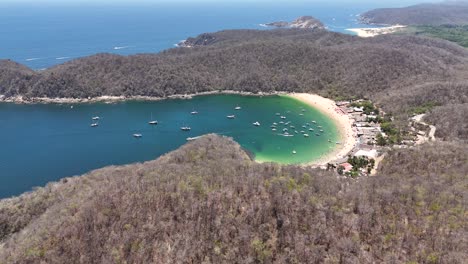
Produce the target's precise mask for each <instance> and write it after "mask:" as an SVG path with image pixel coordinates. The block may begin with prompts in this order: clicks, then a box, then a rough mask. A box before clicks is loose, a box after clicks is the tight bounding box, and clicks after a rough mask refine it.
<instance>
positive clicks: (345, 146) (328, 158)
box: [286, 93, 356, 167]
mask: <svg viewBox="0 0 468 264" xmlns="http://www.w3.org/2000/svg"><path fill="white" fill-rule="evenodd" d="M286 96H290V97H292V98H295V99H297V100H300V101H302V102H304V103H306V104H308V105H310V106H311V107H313V108H315V109H317V110H319V111H320V112H322V113H323V114H325V115H327V116H328V117H330V118H331V119H332V120H333V121H334V122H335V124H336V127H337V128H338V131H339V134H340V143H341V144H340V145H337V147H336V148H335V149H334V150H333V151H331V152H330V153H328V154H326V155H324V156H322V157H320V158H319V159H317V160H314V161H312V162H310V163H307V164H305V165H306V166H315V167H317V166H322V165H326V164H327V163H330V162H332V161H335V160H338V159H341V158H344V157H346V156H347V155H348V154H349V153H350V152H351V151H352V150H353V148H354V147H355V145H356V136H355V135H354V131H353V127H352V125H353V123H352V120H351V119H350V118H349V116H348V115H347V114H343V113H341V112H340V111H336V110H337V109H338V107H337V106H336V104H335V102H334V101H333V100H330V99H327V98H324V97H321V96H319V95H316V94H307V93H291V94H287V95H286Z"/></svg>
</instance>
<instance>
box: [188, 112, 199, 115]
mask: <svg viewBox="0 0 468 264" xmlns="http://www.w3.org/2000/svg"><path fill="white" fill-rule="evenodd" d="M190 114H191V115H198V112H197V111H192V112H190Z"/></svg>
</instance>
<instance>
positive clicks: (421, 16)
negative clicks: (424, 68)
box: [361, 1, 468, 26]
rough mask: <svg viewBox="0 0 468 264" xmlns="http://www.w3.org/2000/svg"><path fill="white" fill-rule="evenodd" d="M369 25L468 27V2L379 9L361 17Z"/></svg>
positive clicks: (447, 2)
mask: <svg viewBox="0 0 468 264" xmlns="http://www.w3.org/2000/svg"><path fill="white" fill-rule="evenodd" d="M361 20H362V21H364V22H366V23H369V24H385V25H395V24H400V25H433V26H437V25H467V24H468V1H446V2H443V3H435V4H420V5H414V6H408V7H402V8H379V9H374V10H371V11H368V12H365V13H364V14H362V15H361Z"/></svg>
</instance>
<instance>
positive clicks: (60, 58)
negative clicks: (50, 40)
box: [55, 57, 70, 60]
mask: <svg viewBox="0 0 468 264" xmlns="http://www.w3.org/2000/svg"><path fill="white" fill-rule="evenodd" d="M69 58H70V57H58V58H55V59H56V60H66V59H69Z"/></svg>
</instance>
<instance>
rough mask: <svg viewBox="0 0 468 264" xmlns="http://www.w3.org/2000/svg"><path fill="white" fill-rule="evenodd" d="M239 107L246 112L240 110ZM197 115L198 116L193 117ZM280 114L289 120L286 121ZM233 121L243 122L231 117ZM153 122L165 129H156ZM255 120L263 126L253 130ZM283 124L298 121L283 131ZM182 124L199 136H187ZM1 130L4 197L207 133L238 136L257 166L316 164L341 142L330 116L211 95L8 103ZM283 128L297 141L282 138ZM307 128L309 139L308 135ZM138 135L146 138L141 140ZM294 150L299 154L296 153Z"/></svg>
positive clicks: (302, 107) (296, 105)
mask: <svg viewBox="0 0 468 264" xmlns="http://www.w3.org/2000/svg"><path fill="white" fill-rule="evenodd" d="M236 106H240V107H242V109H241V110H239V111H236V110H234V108H235V107H236ZM194 110H196V111H198V112H199V114H198V115H191V114H190V112H192V111H194ZM276 113H280V114H281V115H283V116H285V117H287V119H285V120H282V119H280V116H277V115H276ZM301 114H302V115H301ZM227 115H236V118H235V119H228V118H226V116H227ZM93 116H100V118H101V119H100V121H99V126H98V127H95V128H92V127H90V124H91V123H92V120H91V117H93ZM151 117H153V119H156V120H158V121H159V124H158V125H156V126H151V125H149V124H148V121H150V120H151ZM312 120H315V121H316V122H317V124H316V125H315V124H313V123H312ZM256 121H258V122H260V124H261V125H260V126H259V127H256V126H254V125H253V123H254V122H256ZM280 121H284V122H291V123H290V124H288V125H283V124H279V122H280ZM274 122H276V123H278V128H277V131H272V129H271V127H270V126H271V125H272V124H273V123H274ZM306 123H309V124H310V126H307V125H306ZM291 125H292V126H295V128H291ZM303 125H305V126H306V128H303V127H302V126H303ZM181 126H190V127H191V128H192V130H191V131H190V132H183V131H181V130H180V127H181ZM318 126H322V127H323V128H322V129H323V130H324V132H323V133H321V135H320V136H316V135H315V133H317V132H319V130H320V128H319V127H318ZM0 128H1V129H0V138H1V139H2V141H3V142H2V144H1V149H0V198H3V197H9V196H12V195H18V194H20V193H22V192H24V191H28V190H31V188H32V187H34V186H43V185H45V184H46V183H47V182H50V181H56V180H58V179H60V178H63V177H67V176H73V175H79V174H82V173H85V172H88V171H90V170H93V169H97V168H101V167H104V166H108V165H120V164H128V163H133V162H141V161H147V160H152V159H154V158H157V157H158V156H160V155H162V154H164V153H167V152H169V151H172V150H174V149H176V148H178V147H179V146H181V145H182V144H184V143H186V138H187V137H196V136H199V135H203V134H207V133H217V134H221V135H226V136H229V137H232V138H234V139H235V140H236V141H237V142H238V143H239V144H240V145H241V146H242V147H243V148H245V149H246V150H248V151H249V152H251V153H252V154H253V155H255V157H256V159H257V160H261V161H275V162H279V163H303V162H308V161H311V160H314V159H317V158H318V157H320V156H321V155H323V154H325V153H328V152H329V151H331V150H332V149H333V148H334V147H336V146H335V144H332V143H329V142H328V139H331V140H332V142H335V141H336V140H337V138H338V137H339V135H338V133H337V129H336V127H335V125H334V123H333V122H332V121H331V120H329V119H328V118H327V117H326V116H324V115H323V114H321V113H320V112H318V111H317V110H315V109H313V108H310V107H308V106H307V105H306V104H304V103H302V102H300V101H297V100H295V99H292V98H288V97H281V96H267V97H250V96H238V95H212V96H199V97H195V98H194V99H192V100H164V101H156V102H123V103H116V104H104V103H102V104H81V105H74V107H73V108H71V107H70V105H66V104H65V105H54V104H49V105H15V104H5V103H4V104H0ZM284 128H288V131H289V133H291V134H293V135H294V136H293V137H285V136H282V135H279V134H280V133H282V130H283V129H284ZM309 128H313V129H314V131H313V132H312V131H309ZM295 130H297V131H298V132H299V133H298V134H296V133H295V132H294V131H295ZM302 130H303V131H305V132H306V133H308V134H309V135H310V137H309V138H306V137H304V136H303V135H302V134H301V133H300V131H302ZM134 133H141V134H142V135H143V137H142V138H140V139H136V138H134V137H133V136H132V135H133V134H134ZM293 150H295V151H296V152H297V154H295V155H294V154H292V151H293Z"/></svg>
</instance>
